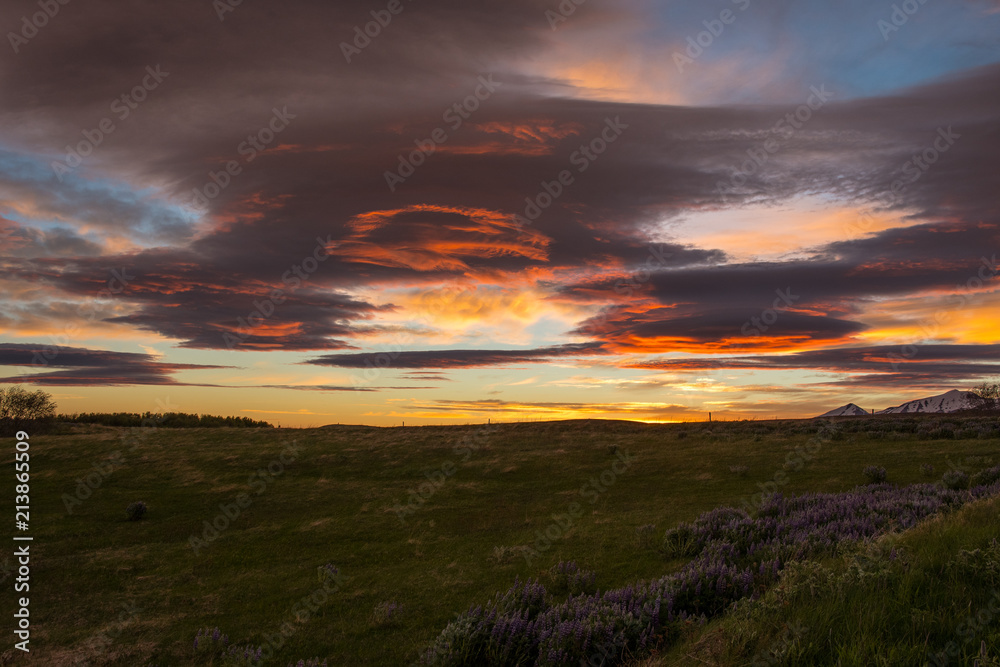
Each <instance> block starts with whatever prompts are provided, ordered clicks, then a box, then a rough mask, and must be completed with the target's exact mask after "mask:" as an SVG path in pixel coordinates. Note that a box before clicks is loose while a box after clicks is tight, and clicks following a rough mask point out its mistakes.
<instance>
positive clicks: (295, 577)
mask: <svg viewBox="0 0 1000 667" xmlns="http://www.w3.org/2000/svg"><path fill="white" fill-rule="evenodd" d="M798 426H801V424H795V423H793V424H791V425H786V426H785V427H783V428H782V429H779V430H778V432H776V433H772V434H764V433H762V431H763V430H764V429H765V428H767V425H765V424H719V423H716V424H712V425H706V424H697V425H695V424H689V425H667V426H649V425H638V424H628V423H613V422H592V423H588V422H568V423H561V424H516V425H504V426H501V427H499V428H498V429H496V430H495V431H494V432H492V433H490V434H488V435H487V436H486V437H485V438H482V439H481V440H473V444H477V443H478V444H479V445H480V446H481V447H480V449H479V450H478V451H475V452H473V453H472V455H471V457H470V459H469V460H468V461H467V462H462V460H461V457H460V456H457V455H456V454H455V453H454V451H453V448H454V447H456V446H461V442H462V438H463V436H466V435H469V434H475V433H477V431H478V429H479V427H475V426H470V427H424V428H407V429H401V428H400V429H365V428H356V429H348V428H342V429H329V430H322V429H319V430H309V431H295V430H289V429H280V430H266V431H253V430H242V429H232V430H230V429H217V430H216V429H213V430H200V429H195V430H167V429H158V430H156V431H154V432H151V433H146V437H144V438H143V439H142V440H141V441H140V444H139V445H138V446H137V447H136V449H135V450H134V451H129V446H128V445H124V446H123V444H122V442H121V441H120V439H119V437H118V434H117V432H115V431H113V430H110V429H102V428H99V427H93V428H90V429H88V432H86V433H80V434H76V435H60V436H38V437H36V438H33V439H32V450H31V451H32V475H33V476H32V526H33V527H32V531H31V533H32V534H33V535H34V536H35V542H34V545H33V547H32V554H33V560H32V567H33V572H32V574H33V580H32V598H31V599H32V606H31V613H32V621H33V624H34V626H33V627H34V634H33V638H32V646H33V652H32V654H31V656H30V658H29V659H28V660H27V661H24V662H26V663H30V664H68V663H70V662H71V661H72V660H73V659H74V658H86V657H87V656H88V655H89V656H90V658H91V659H92V661H93V663H94V664H118V665H137V664H147V663H148V662H150V661H151V662H153V663H154V664H157V665H179V664H207V663H206V662H205V661H197V660H195V658H194V654H193V652H192V650H191V642H192V639H193V637H194V635H195V633H196V631H197V630H198V628H199V627H203V626H216V625H217V626H219V627H220V628H222V629H223V630H224V631H225V632H227V633H228V634H229V635H230V637H231V638H232V639H233V640H235V641H238V642H244V641H250V642H253V643H255V644H260V643H263V641H264V636H265V634H271V633H274V632H276V631H277V630H278V629H279V628H280V626H281V625H282V624H283V623H286V622H289V621H292V620H293V619H294V616H293V614H292V611H291V609H292V607H293V605H295V603H296V602H298V601H299V600H300V599H301V598H302V597H303V596H307V595H309V594H311V593H312V592H314V591H315V590H316V589H317V586H318V582H317V576H316V568H317V567H318V566H320V565H322V564H324V563H326V562H333V563H334V564H336V565H337V566H338V567H339V568H340V569H341V571H342V572H343V573H344V574H345V575H347V576H348V577H350V580H349V581H348V582H347V583H346V585H345V586H344V589H343V590H342V591H341V592H339V593H337V594H336V595H334V596H333V597H332V598H331V599H330V600H329V601H327V602H326V603H325V604H324V605H323V606H322V608H321V609H320V610H319V612H318V613H317V614H316V616H315V617H314V618H312V619H310V620H309V621H308V622H307V623H305V624H301V625H297V626H296V630H297V631H296V633H295V634H294V635H293V636H292V638H291V639H290V640H289V642H288V643H287V644H286V646H285V647H284V648H283V649H282V650H281V651H280V652H279V653H278V656H279V658H281V660H277V661H275V662H274V663H273V664H281V665H285V664H287V663H288V662H290V661H292V660H293V659H298V658H307V657H310V656H314V655H319V656H321V657H325V658H329V659H330V664H331V665H333V664H383V665H384V664H405V663H406V662H407V661H409V660H412V659H413V658H414V657H415V656H416V653H417V651H418V650H419V649H420V648H421V647H423V646H425V645H426V643H427V642H429V641H430V640H432V639H433V638H434V637H435V636H436V635H437V633H438V632H439V631H440V630H441V628H443V627H444V625H445V624H446V623H447V622H448V621H449V620H450V619H451V618H452V617H453V615H454V613H456V612H459V611H463V610H465V609H466V608H467V607H468V606H469V605H470V604H474V603H479V602H484V601H485V600H486V599H487V598H488V597H489V596H490V595H492V593H493V592H495V591H497V590H500V589H505V588H506V587H507V586H508V585H509V584H510V583H511V582H512V580H513V579H514V577H515V575H520V576H521V577H522V578H523V577H526V576H538V575H539V574H540V573H541V572H542V571H544V570H545V569H547V568H548V567H549V566H550V565H552V564H554V563H555V562H557V561H558V560H560V559H566V560H568V559H573V560H576V561H577V562H578V563H579V564H580V565H581V566H583V567H586V568H587V569H591V570H596V571H597V573H598V585H599V586H600V587H601V588H608V587H614V586H620V585H624V584H627V583H629V582H631V581H634V580H636V579H640V578H648V577H655V576H658V575H661V574H663V573H664V572H666V571H668V570H669V569H671V567H672V566H675V565H676V564H672V563H664V562H663V561H662V560H661V558H660V557H659V556H657V555H656V554H655V553H653V552H650V551H643V550H641V549H639V548H638V547H637V545H636V540H635V528H636V527H637V526H640V525H643V524H649V523H653V524H656V526H657V534H659V535H662V531H663V530H664V529H665V528H667V527H669V526H671V525H673V524H676V523H677V522H678V521H681V520H690V519H692V518H694V517H695V516H696V515H697V514H699V513H700V512H702V511H705V510H708V509H711V508H713V507H716V506H719V505H723V504H735V503H738V502H739V499H740V498H741V497H749V496H750V495H752V494H754V493H755V492H756V491H757V487H756V483H758V482H764V481H768V480H771V479H772V478H773V476H774V475H775V473H777V472H780V471H782V464H783V463H784V461H785V459H786V456H787V453H788V452H789V451H790V450H792V449H794V448H795V447H796V446H801V445H804V444H805V443H806V441H807V439H808V436H806V435H804V434H794V433H790V431H791V430H794V429H795V428H797V427H798ZM681 432H684V433H687V434H688V437H685V438H683V439H679V438H678V434H679V433H681ZM292 439H294V440H295V441H297V443H298V444H299V445H300V446H301V447H302V450H301V452H300V453H299V455H298V457H297V459H296V461H295V462H294V463H292V464H290V465H289V466H288V467H287V469H286V470H285V472H284V473H283V474H282V475H281V476H279V477H277V478H275V479H274V480H273V482H271V483H270V484H269V485H268V487H267V490H266V491H265V492H264V493H263V494H261V495H259V496H254V502H253V505H252V506H251V507H249V508H248V509H247V510H245V511H244V513H243V516H241V517H240V518H239V519H238V520H237V521H236V522H235V523H234V525H233V526H232V527H230V528H229V529H228V530H227V531H225V532H224V533H223V534H222V536H221V537H220V538H219V539H218V540H217V541H216V542H214V543H213V544H211V545H210V546H209V547H208V548H207V549H206V550H205V551H204V552H203V553H202V554H201V555H199V556H195V555H194V554H193V552H192V550H191V549H190V548H189V546H188V538H189V536H191V535H192V534H193V533H199V534H200V532H201V530H202V522H203V521H204V520H206V519H208V520H211V519H212V518H213V517H215V516H216V515H217V514H218V513H219V509H218V505H219V503H222V502H232V501H233V499H234V498H235V497H236V495H237V494H239V493H241V492H247V491H250V490H251V487H250V486H249V484H248V478H249V476H250V475H252V474H253V473H254V471H256V470H257V469H259V468H261V467H266V466H267V465H268V464H269V463H270V462H272V461H274V460H276V458H277V456H278V454H279V453H280V452H281V451H282V449H283V447H284V446H285V444H286V443H287V442H288V441H290V440H292ZM610 445H617V446H618V447H619V448H620V449H621V450H626V451H628V452H629V453H630V454H631V455H632V456H633V457H634V463H633V465H632V466H631V468H630V469H629V470H627V471H626V472H624V473H623V474H622V476H621V477H620V478H618V480H617V482H616V483H615V484H614V485H613V486H612V487H611V488H610V489H609V490H608V491H607V492H606V493H603V494H602V495H600V497H599V499H598V502H596V503H595V504H593V505H592V504H590V502H589V500H588V497H582V496H581V495H580V489H581V487H582V486H584V485H585V484H587V483H588V480H589V479H590V478H592V477H594V476H599V475H600V474H601V473H602V472H605V471H608V470H610V468H611V464H612V462H613V461H614V460H615V456H614V454H613V453H612V452H611V451H610V450H609V446H610ZM116 450H122V451H123V457H124V459H125V462H126V463H125V466H124V467H123V468H120V469H118V470H117V471H116V472H114V473H112V474H111V475H110V476H109V477H107V478H106V479H105V480H104V481H103V483H102V485H101V487H100V488H99V489H98V490H96V491H94V492H93V495H92V496H91V497H90V498H89V499H87V500H86V501H85V502H84V503H83V505H82V506H80V507H78V508H76V509H75V511H74V512H73V514H72V515H69V514H67V512H66V510H65V507H64V505H63V502H62V500H61V497H62V495H63V494H64V493H68V494H73V493H74V490H75V487H76V485H77V484H76V481H75V480H77V478H81V477H84V476H85V475H86V474H87V473H88V472H90V471H92V468H91V466H92V464H93V463H95V462H98V461H101V460H104V459H106V458H107V457H109V456H111V455H112V453H113V452H115V451H116ZM4 451H5V455H4V457H3V461H4V465H5V466H7V467H6V469H7V470H11V469H12V462H13V453H12V451H13V447H12V446H11V447H5V450H4ZM998 455H1000V442H998V441H997V440H996V439H992V440H988V439H971V440H928V441H915V440H900V441H890V440H877V441H875V440H870V439H868V438H867V437H866V436H865V435H863V434H859V435H850V436H848V437H847V438H845V439H843V440H839V441H834V442H828V443H826V444H824V445H823V446H822V447H821V449H820V451H819V453H818V454H817V456H816V458H815V459H814V460H812V461H810V462H809V463H808V464H807V465H806V467H805V468H803V469H802V470H799V471H792V472H788V473H787V475H788V479H789V481H788V483H787V484H786V485H784V486H783V488H782V490H783V491H785V492H788V493H799V492H805V491H837V490H845V489H848V488H850V487H852V486H854V485H855V484H857V483H859V482H861V481H862V479H861V469H862V468H863V467H864V466H865V465H868V464H876V465H883V466H885V467H886V468H887V469H888V471H889V479H890V481H894V482H898V483H909V482H916V481H925V479H924V478H923V477H922V476H921V473H920V469H919V467H920V465H921V464H924V463H929V464H932V465H935V466H936V467H937V469H938V471H939V473H940V472H943V471H944V470H945V469H946V459H947V458H951V459H952V460H956V459H960V458H963V457H966V456H992V457H994V458H995V459H996V458H1000V456H998ZM448 461H451V462H454V463H455V464H456V465H457V472H456V473H455V474H454V476H453V477H452V478H451V479H449V480H448V481H447V483H446V484H445V485H444V486H443V487H442V488H441V489H440V490H439V491H437V492H436V493H435V495H433V497H431V498H430V500H428V501H427V503H426V504H425V505H424V507H422V508H421V509H419V510H418V511H417V512H416V513H415V514H414V515H412V516H411V517H409V519H408V520H407V523H406V525H405V526H404V525H402V524H401V523H400V522H399V520H398V519H397V518H396V515H395V514H393V513H392V511H391V508H392V507H393V506H394V505H395V504H396V503H398V502H401V501H404V499H405V498H406V495H407V492H408V490H410V489H413V488H416V487H417V486H418V485H419V484H420V483H421V482H422V481H423V480H424V477H423V474H424V472H427V471H431V470H436V469H439V468H440V467H441V465H442V464H444V463H445V462H448ZM731 465H746V466H749V469H750V471H749V474H748V475H746V476H745V477H739V476H737V475H734V474H733V473H731V472H730V471H729V466H731ZM140 499H141V500H144V501H146V502H147V503H148V504H149V506H150V513H149V515H148V517H147V518H146V519H144V520H143V521H140V522H135V523H132V522H128V521H125V519H124V516H125V515H124V508H125V507H126V505H128V504H129V503H130V502H132V501H134V500H140ZM12 501H13V497H12V494H11V493H10V492H8V494H4V496H3V497H2V498H0V503H3V508H4V511H5V512H7V513H8V516H12V515H13V507H12V504H13V502H12ZM574 501H577V502H580V503H581V504H582V506H583V507H584V509H585V512H584V515H583V516H582V517H581V518H580V519H579V520H578V521H577V522H576V525H575V526H574V528H573V529H572V531H571V532H570V533H569V535H568V536H567V537H565V539H561V540H558V541H556V543H555V544H554V545H553V547H552V548H551V549H550V550H548V551H546V552H545V553H543V554H542V555H541V557H540V558H539V559H538V560H537V561H536V562H535V563H533V564H531V565H528V564H527V563H526V562H525V561H524V560H523V559H516V560H514V561H512V562H510V563H507V564H504V565H497V564H495V563H494V562H493V561H492V559H491V555H492V552H493V549H494V547H495V546H500V545H520V544H529V543H532V542H534V533H535V531H536V530H542V531H544V530H545V528H546V527H547V526H548V525H549V524H550V523H552V520H551V518H550V517H551V515H552V514H553V513H564V512H566V511H567V509H568V507H569V505H570V503H572V502H574ZM6 585H9V583H8V584H6ZM12 597H13V594H10V595H7V596H4V597H3V601H2V606H0V614H2V615H3V617H5V618H8V619H10V618H11V616H10V613H12V611H10V610H11V607H12V605H13V600H12ZM387 600H394V601H396V602H399V603H400V604H402V605H403V607H404V610H403V612H402V614H401V616H400V618H399V620H398V622H397V623H395V624H392V625H389V626H387V627H379V626H376V625H374V624H373V623H372V622H371V620H370V619H371V614H372V610H373V608H374V607H375V605H376V604H378V603H380V602H383V601H387ZM129 603H134V604H135V605H136V606H137V607H138V608H139V610H140V611H139V612H138V615H137V617H136V618H135V619H134V620H128V621H126V622H125V623H124V624H122V623H119V622H118V618H119V616H120V615H121V613H122V612H123V610H125V609H126V608H127V605H128V604H129ZM101 633H105V636H107V637H113V638H114V640H113V641H112V643H111V644H110V646H107V647H102V646H101V645H100V642H95V639H99V638H100V634H101ZM21 657H23V656H21ZM19 662H20V661H19Z"/></svg>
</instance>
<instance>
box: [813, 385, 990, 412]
mask: <svg viewBox="0 0 1000 667" xmlns="http://www.w3.org/2000/svg"><path fill="white" fill-rule="evenodd" d="M985 402H986V401H985V399H983V398H982V397H981V396H980V395H979V394H977V393H975V392H972V391H962V390H961V389H952V390H951V391H948V392H945V393H943V394H941V395H939V396H929V397H927V398H918V399H916V400H914V401H909V402H907V403H903V404H902V405H897V406H896V407H894V408H886V409H885V410H878V411H876V412H875V414H877V415H899V414H919V413H925V414H927V413H936V414H946V413H949V412H958V411H960V410H975V409H976V408H982V407H984V403H985ZM867 414H868V412H867V411H866V410H864V409H862V408H860V407H858V406H857V405H855V404H854V403H848V404H847V405H844V406H842V407H839V408H837V409H835V410H830V411H829V412H827V413H824V414H822V415H820V417H860V416H863V415H867Z"/></svg>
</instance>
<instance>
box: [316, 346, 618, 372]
mask: <svg viewBox="0 0 1000 667" xmlns="http://www.w3.org/2000/svg"><path fill="white" fill-rule="evenodd" d="M602 354H607V352H606V351H605V350H604V349H603V347H602V345H600V344H599V343H575V344H568V345H555V346H552V347H543V348H537V349H534V350H426V351H409V352H407V351H404V352H383V353H363V354H327V355H324V356H322V357H318V358H316V359H310V360H309V361H308V362H306V363H309V364H314V365H317V366H336V367H339V368H481V367H484V366H507V365H515V364H531V363H542V362H546V361H553V360H555V359H559V358H561V357H578V356H589V355H602Z"/></svg>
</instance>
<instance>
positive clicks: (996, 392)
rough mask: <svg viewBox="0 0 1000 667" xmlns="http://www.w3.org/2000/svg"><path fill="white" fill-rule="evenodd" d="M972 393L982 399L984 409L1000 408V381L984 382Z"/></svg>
mask: <svg viewBox="0 0 1000 667" xmlns="http://www.w3.org/2000/svg"><path fill="white" fill-rule="evenodd" d="M972 391H973V392H975V393H976V394H978V395H979V397H980V398H981V399H982V407H983V408H997V407H1000V381H993V382H984V383H982V384H981V385H979V386H978V387H976V388H975V389H973V390H972Z"/></svg>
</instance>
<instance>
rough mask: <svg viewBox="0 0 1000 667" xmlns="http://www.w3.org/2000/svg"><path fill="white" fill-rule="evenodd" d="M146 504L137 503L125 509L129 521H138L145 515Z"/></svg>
mask: <svg viewBox="0 0 1000 667" xmlns="http://www.w3.org/2000/svg"><path fill="white" fill-rule="evenodd" d="M146 510H147V507H146V503H144V502H142V501H141V500H140V501H139V502H135V503H132V504H131V505H129V506H128V507H126V508H125V515H126V516H127V517H128V520H129V521H138V520H140V519H141V518H142V517H144V516H145V515H146Z"/></svg>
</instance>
